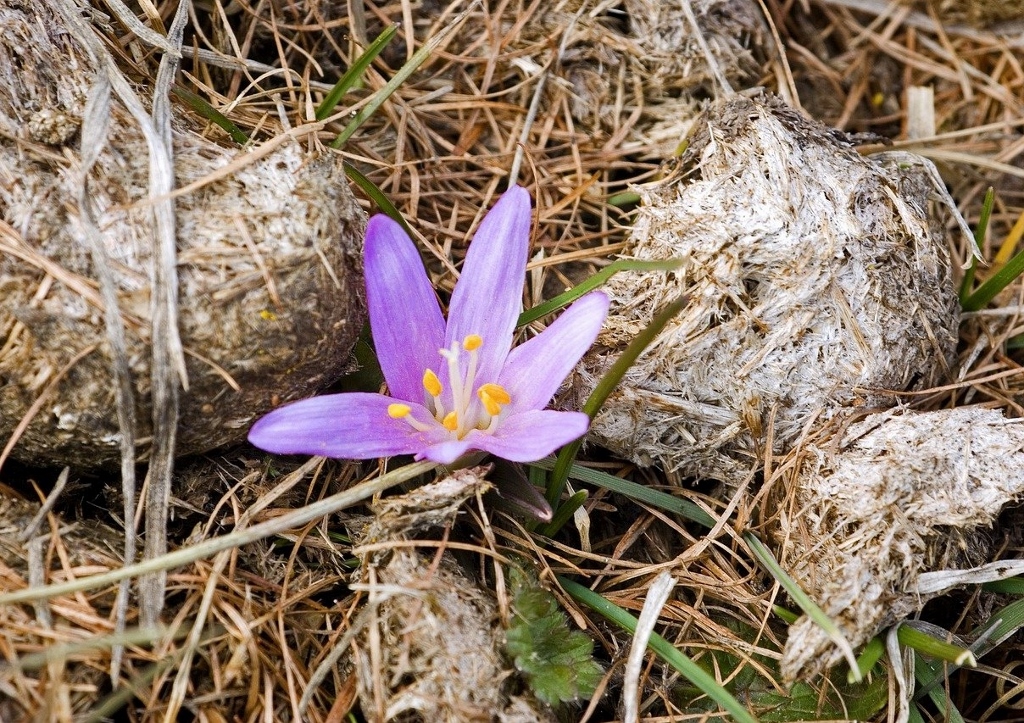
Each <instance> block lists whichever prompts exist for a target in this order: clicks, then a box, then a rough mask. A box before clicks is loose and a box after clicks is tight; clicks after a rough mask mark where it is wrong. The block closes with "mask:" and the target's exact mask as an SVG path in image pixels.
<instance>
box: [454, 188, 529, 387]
mask: <svg viewBox="0 0 1024 723" xmlns="http://www.w3.org/2000/svg"><path fill="white" fill-rule="evenodd" d="M529 244H530V194H529V193H528V192H527V191H526V189H525V188H522V187H521V186H515V187H513V188H510V189H509V190H508V191H507V192H506V193H505V195H503V196H502V197H501V199H500V200H499V201H498V202H497V203H496V204H494V208H492V209H491V210H490V212H489V213H488V214H487V215H486V216H485V217H484V220H483V221H481V222H480V228H479V229H477V232H476V234H475V235H474V236H473V242H472V243H471V244H470V245H469V251H468V252H467V253H466V262H465V264H463V266H462V275H461V276H460V277H459V281H458V283H457V284H455V290H454V291H453V292H452V300H451V304H450V305H449V306H448V331H447V334H446V336H445V346H446V347H448V346H451V343H452V342H453V341H455V342H459V343H461V342H462V340H463V339H465V338H466V336H468V335H470V334H478V335H480V336H481V337H482V338H483V340H484V344H483V346H482V347H480V351H479V366H478V373H477V378H478V379H481V380H483V381H490V380H493V379H495V378H496V377H497V376H498V372H499V371H500V370H501V365H502V364H503V363H504V361H505V357H506V356H507V355H508V350H509V348H510V347H511V345H512V332H513V330H514V329H515V325H516V319H517V318H518V316H519V309H520V306H521V304H522V298H523V280H524V278H525V275H526V255H527V253H528V251H529Z"/></svg>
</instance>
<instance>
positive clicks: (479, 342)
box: [462, 334, 484, 351]
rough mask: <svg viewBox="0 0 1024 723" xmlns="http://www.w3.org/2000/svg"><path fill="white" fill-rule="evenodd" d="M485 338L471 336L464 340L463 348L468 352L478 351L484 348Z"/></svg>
mask: <svg viewBox="0 0 1024 723" xmlns="http://www.w3.org/2000/svg"><path fill="white" fill-rule="evenodd" d="M483 343H484V338H483V337H482V336H480V335H479V334H470V335H469V336H467V337H466V338H465V339H463V340H462V348H463V349H465V350H466V351H476V350H477V349H479V348H480V347H481V346H483Z"/></svg>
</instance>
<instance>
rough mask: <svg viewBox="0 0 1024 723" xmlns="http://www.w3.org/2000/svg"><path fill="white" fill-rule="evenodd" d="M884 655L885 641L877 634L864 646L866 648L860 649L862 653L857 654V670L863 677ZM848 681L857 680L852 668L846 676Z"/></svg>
mask: <svg viewBox="0 0 1024 723" xmlns="http://www.w3.org/2000/svg"><path fill="white" fill-rule="evenodd" d="M883 655H885V641H883V640H882V638H880V637H877V636H876V637H874V638H871V640H869V641H868V644H867V645H865V646H864V649H863V650H862V651H860V655H858V656H857V670H858V672H859V673H860V677H861V678H862V679H863V678H864V676H866V675H867V674H868V673H870V672H871V669H872V668H874V667H875V663H877V662H878V661H879V660H881V658H882V656H883ZM846 682H847V683H853V682H855V674H854V672H853V669H852V668H851V669H850V672H849V673H848V674H847V676H846Z"/></svg>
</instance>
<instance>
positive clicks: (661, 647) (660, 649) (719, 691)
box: [558, 576, 757, 723]
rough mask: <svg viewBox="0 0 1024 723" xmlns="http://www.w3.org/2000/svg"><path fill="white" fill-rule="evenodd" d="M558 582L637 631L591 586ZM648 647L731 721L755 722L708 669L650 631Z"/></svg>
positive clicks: (628, 616)
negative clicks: (712, 702)
mask: <svg viewBox="0 0 1024 723" xmlns="http://www.w3.org/2000/svg"><path fill="white" fill-rule="evenodd" d="M558 584H559V585H561V586H562V589H563V590H565V592H566V593H568V594H569V595H570V596H571V597H572V598H573V599H574V600H576V601H577V602H579V603H581V604H583V605H586V606H587V607H588V608H590V609H591V610H594V611H595V612H597V613H599V614H601V615H603V616H604V617H605V618H607V619H608V620H610V621H612V622H613V623H615V624H616V625H618V626H619V627H621V628H622V629H623V630H625V631H627V632H629V633H635V632H636V618H635V617H633V616H632V615H631V614H629V613H628V612H626V611H625V610H623V609H622V608H620V607H619V606H618V605H615V604H614V603H612V602H609V601H608V600H606V599H605V598H604V597H602V596H601V595H599V594H598V593H596V592H594V591H593V590H591V589H590V588H587V587H584V586H583V585H580V584H579V583H577V582H573V581H572V580H569V579H567V578H564V577H562V576H559V577H558ZM647 647H649V648H650V649H651V650H653V651H654V652H655V653H657V654H658V655H660V656H661V659H662V660H664V661H665V662H666V663H668V664H669V665H671V666H672V667H673V668H675V669H676V670H677V671H679V674H680V675H682V676H684V677H685V678H686V679H687V680H689V681H690V682H691V683H693V684H694V685H695V686H697V688H699V689H700V690H701V691H702V692H703V693H704V694H705V695H706V696H708V697H709V698H711V699H712V700H713V701H715V702H716V703H718V705H720V706H721V707H722V709H723V710H725V711H727V712H728V713H729V714H730V715H732V717H733V719H734V720H736V721H740V722H741V723H757V719H756V718H755V717H754V716H753V715H751V713H750V711H748V710H747V709H746V708H744V707H743V705H741V704H740V702H739V701H738V700H736V698H734V697H733V696H732V694H731V693H729V691H728V690H726V689H725V688H723V687H722V686H721V685H719V683H718V681H717V680H715V679H714V678H713V677H712V676H711V675H710V674H709V673H708V672H707V671H705V670H704V669H703V668H701V667H700V666H699V665H697V663H695V662H694V661H693V660H691V659H690V658H689V657H688V656H686V655H685V654H683V653H682V652H680V651H679V650H677V649H676V648H675V646H673V645H672V643H670V642H669V641H667V640H666V639H665V638H663V637H662V636H660V635H658V634H657V633H652V634H651V639H650V641H649V642H648V643H647Z"/></svg>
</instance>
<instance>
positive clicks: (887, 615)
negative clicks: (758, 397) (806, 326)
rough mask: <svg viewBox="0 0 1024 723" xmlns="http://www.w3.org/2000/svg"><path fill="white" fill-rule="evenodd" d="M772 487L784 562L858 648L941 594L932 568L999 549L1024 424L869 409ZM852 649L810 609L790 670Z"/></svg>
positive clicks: (1018, 472)
mask: <svg viewBox="0 0 1024 723" xmlns="http://www.w3.org/2000/svg"><path fill="white" fill-rule="evenodd" d="M773 485H774V486H773V495H774V499H773V498H769V502H768V504H767V506H766V509H768V510H770V511H771V512H770V514H771V516H772V517H773V518H775V516H776V515H777V520H775V521H776V522H777V525H776V524H770V525H766V526H765V529H768V530H771V534H772V537H773V538H774V541H775V543H776V544H777V546H778V549H779V553H778V556H779V561H780V562H781V563H782V565H783V567H785V569H786V571H787V572H789V574H790V575H791V576H792V577H793V578H794V579H795V580H796V581H797V582H798V583H799V584H800V587H801V589H803V590H804V591H805V592H807V593H808V594H810V595H811V597H812V598H813V599H814V600H815V601H816V602H817V603H818V604H819V605H820V606H821V607H822V609H823V610H824V611H825V613H826V614H828V615H829V617H830V618H832V620H833V621H834V622H835V623H836V624H837V625H838V626H839V628H840V629H841V631H842V632H843V634H844V635H845V637H846V639H847V640H848V641H849V642H850V643H851V644H852V645H853V646H854V647H855V648H856V647H859V646H861V645H863V644H864V643H866V642H867V641H868V640H870V639H871V638H872V637H874V636H875V635H877V634H878V633H879V632H881V631H882V630H883V629H884V628H886V627H888V626H890V625H892V624H894V623H898V622H900V621H901V620H903V619H904V618H906V617H908V616H911V615H913V614H914V613H916V612H918V611H920V610H921V608H922V607H923V606H924V604H925V603H926V602H927V601H928V600H929V599H930V598H931V597H933V596H934V594H935V593H934V592H933V593H932V594H930V595H925V594H922V593H921V592H920V591H919V590H918V586H917V583H918V579H919V577H920V576H921V575H922V573H925V572H933V571H938V570H948V569H961V568H967V567H972V566H975V565H978V564H980V563H981V562H984V561H987V560H988V559H990V557H989V555H990V554H991V550H990V547H989V540H988V536H987V535H986V534H985V533H986V530H987V528H989V527H990V526H991V525H992V523H993V522H994V521H995V519H996V517H997V516H998V515H999V513H1000V512H1001V511H1002V509H1003V508H1004V507H1005V506H1006V505H1007V504H1009V503H1011V502H1013V501H1014V500H1016V499H1018V498H1020V496H1021V495H1022V494H1024V423H1022V422H1021V420H1009V419H1006V418H1005V417H1004V416H1003V415H1002V414H1001V413H1000V412H999V411H997V410H992V409H984V408H982V407H960V408H958V409H947V410H937V411H933V412H914V411H910V410H905V409H893V410H889V411H886V412H878V413H874V414H869V415H867V416H865V417H863V418H862V419H860V420H858V421H856V422H854V423H852V424H849V425H848V426H847V425H845V424H837V425H834V426H832V427H831V428H829V429H827V430H824V431H823V432H821V433H819V434H816V435H815V436H814V438H813V439H812V440H811V441H808V442H807V443H806V444H804V445H802V446H801V447H800V449H799V450H798V451H796V452H794V454H793V456H792V461H791V462H790V461H788V460H787V461H782V462H781V464H780V475H779V478H778V479H776V480H774V482H773ZM841 658H842V653H841V652H840V651H839V650H838V649H837V648H836V646H835V645H834V643H833V641H831V640H829V637H828V634H827V633H825V632H824V631H823V630H822V629H821V628H820V627H818V626H817V625H816V624H815V623H814V622H813V621H811V620H810V619H809V618H807V617H803V618H801V619H800V620H798V621H797V622H796V623H794V624H793V625H792V626H791V627H790V629H789V638H788V640H787V641H786V647H785V650H784V651H783V658H782V668H781V669H782V674H783V676H784V677H785V679H786V680H787V681H790V682H792V681H794V680H798V679H806V678H808V677H809V676H812V675H815V674H817V673H820V672H821V671H822V670H823V669H824V668H826V667H829V666H831V665H834V664H836V663H838V662H839V661H840V659H841Z"/></svg>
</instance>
